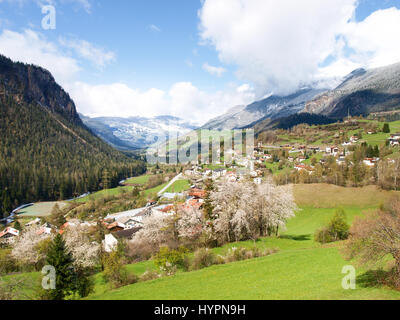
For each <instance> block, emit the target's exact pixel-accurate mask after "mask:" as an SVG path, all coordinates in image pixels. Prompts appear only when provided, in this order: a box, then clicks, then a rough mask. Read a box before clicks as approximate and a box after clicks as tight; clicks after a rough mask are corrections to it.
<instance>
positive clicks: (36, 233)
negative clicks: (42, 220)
mask: <svg viewBox="0 0 400 320" xmlns="http://www.w3.org/2000/svg"><path fill="white" fill-rule="evenodd" d="M40 231H41V227H39V226H33V227H29V228H26V229H25V230H24V231H23V232H22V233H21V235H20V236H19V237H18V238H17V239H16V240H15V242H14V244H13V249H12V252H11V254H12V256H13V258H14V259H16V260H17V261H18V262H20V263H22V264H27V265H28V264H33V265H35V266H36V265H37V264H38V263H39V262H41V261H43V259H45V258H46V252H45V251H44V250H40V244H41V242H43V241H44V240H46V239H51V238H52V237H53V236H52V235H49V234H45V233H41V232H40Z"/></svg>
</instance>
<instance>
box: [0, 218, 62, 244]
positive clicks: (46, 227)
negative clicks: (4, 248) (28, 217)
mask: <svg viewBox="0 0 400 320" xmlns="http://www.w3.org/2000/svg"><path fill="white" fill-rule="evenodd" d="M34 225H37V226H39V227H40V228H39V230H38V231H37V233H38V235H41V234H51V233H54V232H57V228H55V227H54V226H52V225H51V224H49V223H47V222H45V223H42V220H41V219H40V218H36V219H35V220H32V221H30V222H28V223H26V224H25V227H30V226H34ZM60 230H61V229H60ZM19 235H20V232H19V230H17V229H15V228H12V227H7V228H5V229H4V230H3V231H2V232H0V241H1V242H3V243H8V244H11V243H12V242H13V241H14V240H15V239H16V238H17V237H19Z"/></svg>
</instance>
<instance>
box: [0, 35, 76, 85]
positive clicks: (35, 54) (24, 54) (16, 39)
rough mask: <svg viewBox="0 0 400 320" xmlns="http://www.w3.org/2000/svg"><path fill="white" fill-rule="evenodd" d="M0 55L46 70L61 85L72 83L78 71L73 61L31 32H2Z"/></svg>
mask: <svg viewBox="0 0 400 320" xmlns="http://www.w3.org/2000/svg"><path fill="white" fill-rule="evenodd" d="M0 53H1V54H3V55H5V56H7V57H10V58H11V59H13V60H17V61H20V62H24V63H32V64H36V65H39V66H41V67H43V68H45V69H48V70H49V71H50V72H51V73H52V74H53V76H54V78H55V79H56V80H57V81H58V82H59V83H61V84H63V85H64V84H66V83H69V82H70V81H72V80H73V79H74V78H75V76H76V75H77V73H78V72H79V70H80V67H79V65H78V62H77V61H76V60H75V59H73V58H71V57H67V56H65V55H63V54H62V52H61V51H60V50H59V48H58V47H57V45H55V44H53V43H51V42H48V41H46V39H45V38H44V37H43V36H42V35H41V34H39V33H37V32H35V31H32V30H25V31H23V32H22V33H18V32H14V31H10V30H3V32H2V33H1V34H0Z"/></svg>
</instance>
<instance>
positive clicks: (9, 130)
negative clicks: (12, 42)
mask: <svg viewBox="0 0 400 320" xmlns="http://www.w3.org/2000/svg"><path fill="white" fill-rule="evenodd" d="M0 137H1V139H0V203H10V205H9V206H13V207H15V206H17V205H18V204H19V203H22V202H32V201H38V200H57V199H66V198H70V197H72V196H75V195H79V194H82V193H85V192H87V191H95V190H98V189H99V188H101V187H102V184H103V183H104V182H105V180H104V174H105V173H106V172H107V174H106V182H108V183H109V186H112V185H116V184H118V181H119V180H120V179H121V178H124V177H127V176H129V175H131V174H134V173H141V172H143V171H144V170H145V166H144V164H143V163H141V162H138V161H135V160H133V159H131V158H128V157H126V156H125V155H123V154H122V153H121V152H119V151H117V150H115V149H113V148H112V147H110V146H109V145H107V144H106V143H104V142H103V141H102V140H101V139H99V138H98V137H96V136H95V135H93V133H92V132H91V131H90V130H89V129H88V128H87V127H86V126H85V125H84V124H83V123H82V121H81V119H80V118H79V115H78V113H77V111H76V108H75V104H74V102H73V101H72V100H71V99H70V97H69V95H68V94H67V93H66V92H65V91H64V90H63V89H62V88H61V87H60V86H59V85H58V84H57V83H56V82H55V81H54V78H53V77H52V76H51V74H50V73H49V72H48V71H47V70H44V69H42V68H40V67H36V66H32V65H25V64H22V63H13V62H12V61H11V60H9V59H7V58H5V57H3V56H0ZM4 199H8V200H6V201H4ZM9 209H10V208H9V207H8V205H7V208H5V207H4V205H3V206H2V207H0V216H1V214H2V213H4V212H9Z"/></svg>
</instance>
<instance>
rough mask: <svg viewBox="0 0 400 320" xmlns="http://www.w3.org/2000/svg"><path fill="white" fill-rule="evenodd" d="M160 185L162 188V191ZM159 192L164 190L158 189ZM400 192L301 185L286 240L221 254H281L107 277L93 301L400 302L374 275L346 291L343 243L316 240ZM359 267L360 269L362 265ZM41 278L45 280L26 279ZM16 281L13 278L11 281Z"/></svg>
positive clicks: (360, 277) (362, 276)
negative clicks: (117, 280) (119, 279)
mask: <svg viewBox="0 0 400 320" xmlns="http://www.w3.org/2000/svg"><path fill="white" fill-rule="evenodd" d="M160 187H162V186H159V187H157V188H160ZM157 188H156V189H157ZM394 194H400V193H399V192H397V193H396V192H386V191H379V190H378V189H377V188H376V187H365V188H351V189H350V188H341V187H336V186H332V185H324V184H313V185H296V186H294V196H295V199H296V202H297V203H298V205H299V207H300V210H299V211H298V212H297V214H296V217H295V218H293V219H291V220H289V221H288V223H287V231H285V232H283V233H282V234H281V236H280V237H278V238H277V237H271V238H263V239H260V240H259V241H256V242H253V241H245V242H240V243H231V244H228V245H225V246H223V247H220V248H215V249H213V251H214V252H215V253H216V254H222V255H224V254H226V252H227V251H228V249H229V248H232V247H247V248H251V247H253V246H257V247H259V248H262V249H266V248H277V249H279V252H277V253H275V254H273V255H271V256H267V257H262V258H258V259H252V260H246V261H240V262H235V263H229V264H225V265H218V266H212V267H210V268H206V269H202V270H199V271H192V272H179V273H177V274H176V275H174V276H171V277H165V278H160V279H157V280H152V281H148V282H138V283H136V284H133V285H130V286H126V287H122V288H119V289H117V290H109V288H108V286H107V284H106V283H105V282H104V280H103V278H102V275H101V274H100V273H99V274H96V275H95V276H94V280H95V292H94V293H93V294H92V295H90V296H89V297H88V298H87V299H99V300H104V299H106V300H107V299H128V300H129V299H135V300H136V299H138V300H146V299H155V300H164V299H167V300H176V299H184V300H188V299H210V300H218V299H222V300H225V299H233V300H237V299H296V300H297V299H299V300H304V299H318V300H319V299H321V300H324V299H339V300H346V299H356V300H358V299H372V300H374V299H397V300H398V299H400V292H397V291H394V290H391V289H389V288H384V287H372V286H370V285H369V283H368V281H366V271H367V270H364V269H362V268H358V267H357V268H356V270H357V287H356V290H344V289H343V288H342V285H341V283H342V279H343V277H344V274H342V268H343V267H344V266H346V265H352V264H353V262H349V261H345V260H344V259H343V257H342V255H341V253H340V249H341V246H342V245H343V243H340V242H339V243H335V244H330V245H325V246H322V245H320V244H318V243H316V242H314V240H313V235H314V232H315V230H316V229H318V228H320V227H321V226H323V225H325V224H326V223H327V221H329V219H330V218H331V217H332V215H333V214H334V212H335V208H336V207H342V208H343V209H344V210H345V212H346V214H347V219H348V222H349V223H351V222H352V221H353V219H354V217H355V216H359V215H363V213H364V212H366V211H369V210H373V209H375V208H377V207H378V206H379V205H380V204H381V203H383V202H384V201H385V200H387V199H389V198H390V197H392V196H393V195H394ZM354 266H356V265H354ZM127 269H128V271H129V272H131V273H134V274H136V275H141V274H143V273H144V272H145V271H146V270H155V266H154V263H153V262H152V261H144V262H140V263H136V264H132V265H128V266H127ZM22 276H27V277H30V278H32V279H39V276H40V274H38V273H31V274H25V275H18V277H22ZM10 277H11V276H8V277H5V278H4V279H5V280H6V281H7V279H9V278H10Z"/></svg>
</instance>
